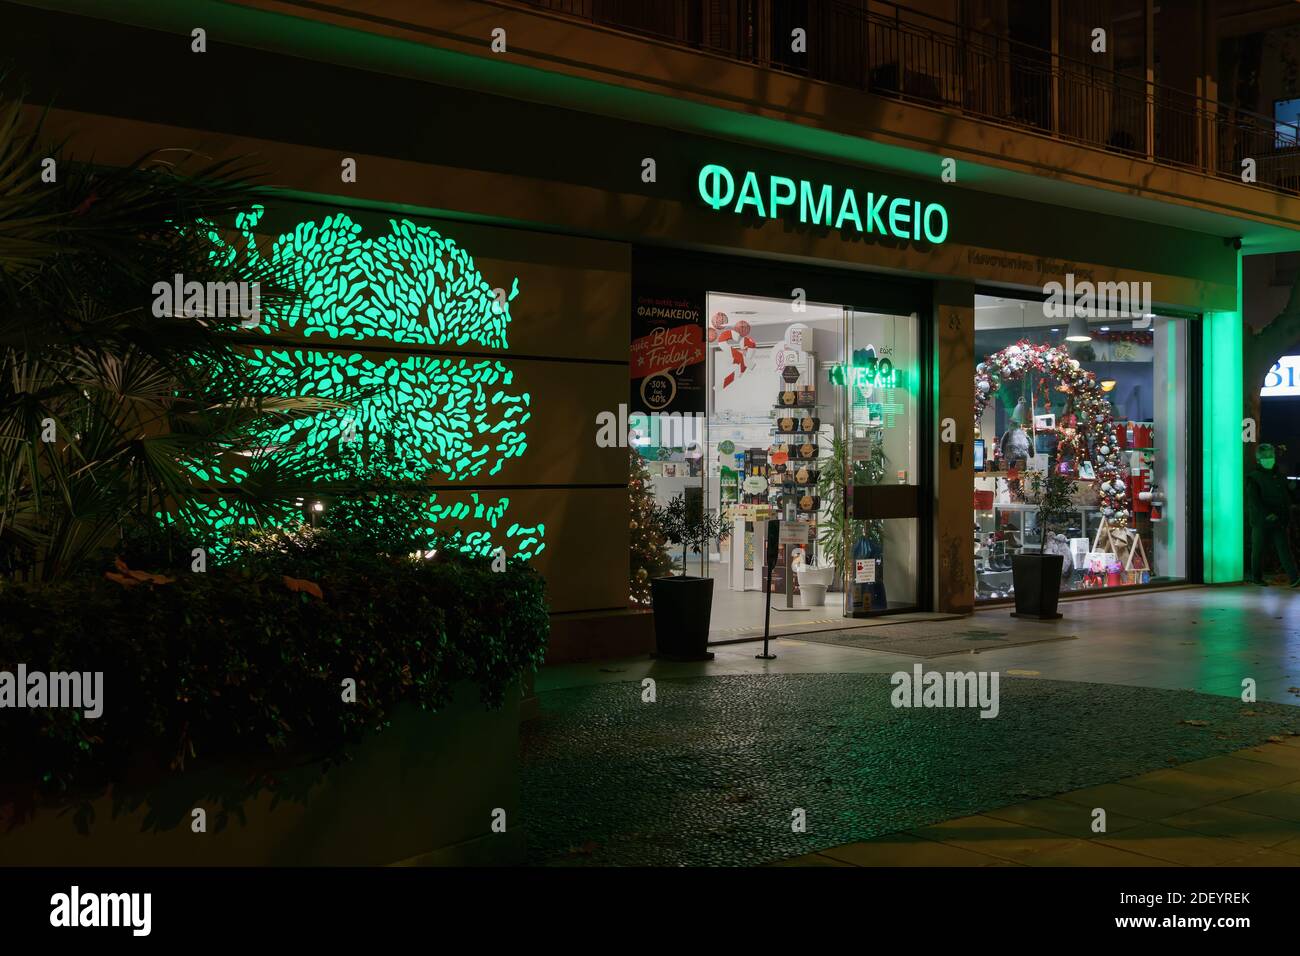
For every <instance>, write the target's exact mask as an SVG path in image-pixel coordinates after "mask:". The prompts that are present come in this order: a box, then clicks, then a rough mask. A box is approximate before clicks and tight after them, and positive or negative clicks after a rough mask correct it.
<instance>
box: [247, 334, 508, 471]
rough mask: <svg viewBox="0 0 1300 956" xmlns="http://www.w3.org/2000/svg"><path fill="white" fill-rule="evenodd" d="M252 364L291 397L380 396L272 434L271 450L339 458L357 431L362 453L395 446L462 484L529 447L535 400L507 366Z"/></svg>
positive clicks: (332, 360)
mask: <svg viewBox="0 0 1300 956" xmlns="http://www.w3.org/2000/svg"><path fill="white" fill-rule="evenodd" d="M250 360H251V361H253V362H256V363H258V364H260V365H261V366H262V368H261V369H259V372H261V373H265V374H266V375H267V376H268V377H269V380H270V381H273V382H274V383H275V391H277V392H278V393H280V394H283V395H299V394H307V393H310V394H313V395H319V396H322V397H326V398H332V397H339V396H342V395H346V394H348V393H349V392H352V393H355V392H357V391H359V390H360V391H366V392H371V391H373V392H374V394H373V395H372V397H368V398H363V399H361V400H359V401H357V402H356V403H355V405H354V407H352V408H350V409H348V410H347V411H343V412H337V413H331V414H322V415H318V416H316V417H315V418H312V419H309V420H308V421H307V422H306V423H304V422H294V423H292V424H289V425H284V426H281V427H280V428H277V429H273V430H271V431H269V432H268V433H267V435H266V439H267V443H268V444H273V445H279V446H293V447H294V448H295V453H298V454H312V455H323V454H330V453H333V452H337V451H338V449H339V445H340V443H341V442H343V441H344V439H345V435H350V436H351V440H352V441H357V442H359V443H361V445H362V446H363V447H365V446H366V445H367V444H372V443H375V444H388V443H390V442H391V443H392V445H393V447H394V448H396V449H397V450H399V451H400V452H402V453H404V454H406V453H409V454H410V455H411V456H412V457H416V458H421V459H428V461H429V464H430V465H431V466H432V468H433V469H434V472H435V475H434V477H435V478H439V479H442V480H446V481H464V480H465V479H468V478H478V477H482V476H484V475H495V474H497V473H498V472H500V471H501V467H502V466H503V465H504V464H505V463H506V462H507V461H508V460H509V459H511V458H518V457H520V456H521V455H523V453H524V452H525V451H526V450H527V448H528V441H527V435H526V433H525V431H524V428H523V426H524V425H525V424H526V423H527V422H528V419H529V418H530V417H531V416H530V413H529V412H528V405H529V401H530V398H529V396H528V394H527V393H524V392H518V391H515V390H513V389H512V388H511V386H512V384H513V382H514V373H513V372H511V371H510V369H508V368H507V367H506V366H505V365H504V364H502V363H501V362H499V361H495V360H491V359H451V358H440V357H435V356H424V355H411V356H406V357H404V358H397V357H391V356H390V357H387V358H384V359H383V360H382V361H378V362H377V361H373V360H371V359H369V358H367V357H365V356H364V355H361V354H359V353H352V354H350V355H344V354H343V353H341V352H324V351H316V350H311V349H293V350H281V349H253V350H252V352H251V357H250ZM411 477H416V474H412V475H411Z"/></svg>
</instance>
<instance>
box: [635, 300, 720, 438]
mask: <svg viewBox="0 0 1300 956" xmlns="http://www.w3.org/2000/svg"><path fill="white" fill-rule="evenodd" d="M707 354H708V349H707V347H706V344H705V339H704V294H703V293H699V292H682V291H680V290H664V289H654V288H647V287H634V288H633V290H632V352H631V362H630V375H631V380H632V381H631V401H630V402H629V403H628V408H629V410H630V411H633V412H637V411H641V412H683V413H694V412H699V413H703V412H704V410H705V394H704V389H705V367H704V361H705V357H706V356H707Z"/></svg>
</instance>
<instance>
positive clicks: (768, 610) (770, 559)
mask: <svg viewBox="0 0 1300 956" xmlns="http://www.w3.org/2000/svg"><path fill="white" fill-rule="evenodd" d="M780 533H781V523H780V522H779V521H777V520H775V519H773V520H771V521H768V523H767V576H766V578H765V579H764V581H763V653H762V654H755V655H754V657H755V659H757V660H760V661H774V660H776V655H775V654H769V653H768V650H767V641H768V633H769V631H770V630H771V625H772V569H773V567H775V565H776V554H777V551H779V550H780V546H779V544H778V542H779V541H780V538H779V535H780Z"/></svg>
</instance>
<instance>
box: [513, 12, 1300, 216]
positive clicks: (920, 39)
mask: <svg viewBox="0 0 1300 956" xmlns="http://www.w3.org/2000/svg"><path fill="white" fill-rule="evenodd" d="M507 2H514V3H517V4H519V5H522V6H527V7H531V8H533V9H541V10H546V11H548V12H551V13H556V14H562V15H566V16H570V17H575V18H579V19H582V20H586V21H589V22H592V23H597V24H600V25H602V26H607V27H612V28H616V29H619V30H623V31H627V32H631V33H637V34H641V35H643V36H649V37H654V38H656V39H659V40H662V41H666V42H669V43H674V44H677V45H680V46H685V47H689V48H692V49H697V50H705V51H708V52H710V53H715V54H718V55H721V56H725V57H728V58H730V59H733V60H737V61H741V62H746V63H754V64H757V65H760V66H763V67H766V68H769V69H773V70H780V71H783V72H787V73H792V74H796V75H799V76H805V77H809V78H811V79H817V80H823V81H825V82H829V83H834V84H837V85H842V86H849V87H853V88H856V89H861V90H865V91H867V92H870V93H874V94H876V95H880V96H888V97H893V98H897V99H901V100H907V101H911V102H915V103H919V104H923V105H926V106H931V107H935V108H938V109H944V110H953V111H955V112H959V113H961V114H963V115H967V116H973V117H978V118H979V119H981V120H985V121H987V122H992V123H998V124H1001V125H1006V126H1011V127H1016V128H1020V129H1024V130H1026V131H1029V132H1032V133H1036V134H1040V135H1045V136H1050V137H1053V138H1056V139H1061V140H1068V141H1070V142H1076V143H1081V144H1084V145H1086V146H1092V147H1098V148H1101V149H1106V150H1110V151H1113V152H1118V153H1123V154H1127V155H1131V156H1134V157H1137V158H1141V159H1146V160H1148V161H1151V162H1155V163H1159V164H1161V165H1165V166H1176V167H1181V168H1184V169H1190V170H1195V171H1197V172H1200V173H1204V174H1206V175H1211V176H1218V177H1222V178H1224V179H1230V180H1233V181H1235V182H1247V183H1252V184H1253V185H1256V186H1260V187H1264V188H1271V189H1274V190H1278V191H1280V192H1287V193H1300V140H1298V138H1297V129H1296V128H1295V127H1293V126H1278V125H1277V124H1276V123H1274V121H1273V120H1272V119H1270V118H1268V117H1266V116H1261V115H1259V114H1257V113H1252V112H1249V111H1246V110H1241V109H1237V108H1236V107H1233V106H1229V105H1226V104H1223V103H1217V102H1214V101H1212V100H1206V99H1204V98H1202V97H1198V96H1195V95H1193V94H1190V93H1185V92H1182V91H1180V90H1177V89H1173V88H1170V87H1165V86H1161V85H1159V84H1155V83H1147V82H1146V79H1145V75H1144V74H1143V75H1135V74H1130V73H1123V72H1117V71H1115V70H1112V69H1108V68H1106V67H1102V66H1097V65H1094V64H1091V63H1086V62H1082V61H1079V60H1073V59H1070V58H1068V57H1065V56H1061V55H1059V54H1053V53H1052V51H1051V50H1047V49H1043V48H1041V47H1035V46H1031V45H1028V44H1024V43H1019V42H1017V41H1013V40H1008V39H1007V38H1006V37H1001V36H997V35H995V34H990V33H983V32H980V31H976V30H969V29H966V28H965V27H963V26H961V25H960V24H956V23H952V22H951V21H947V20H940V19H938V18H935V17H931V16H929V15H928V14H923V13H920V12H919V11H915V10H911V9H908V8H907V7H903V6H898V5H894V4H890V3H882V2H877V0H873V2H872V3H871V9H867V4H866V3H865V0H863V2H858V3H854V2H851V0H806V13H801V14H800V15H799V16H798V17H797V18H796V17H795V16H793V15H792V13H791V10H792V9H793V8H794V7H795V4H792V3H787V2H784V0H705V2H701V0H507ZM882 10H886V11H889V12H887V13H884V12H880V11H882ZM796 27H803V28H805V30H806V42H807V51H806V52H799V53H795V52H793V51H792V50H791V31H792V30H793V29H795V28H796ZM1248 159H1250V160H1254V170H1253V172H1254V178H1253V180H1252V179H1251V178H1250V177H1249V176H1247V177H1246V178H1243V173H1245V172H1246V169H1247V165H1248V164H1246V163H1245V160H1248Z"/></svg>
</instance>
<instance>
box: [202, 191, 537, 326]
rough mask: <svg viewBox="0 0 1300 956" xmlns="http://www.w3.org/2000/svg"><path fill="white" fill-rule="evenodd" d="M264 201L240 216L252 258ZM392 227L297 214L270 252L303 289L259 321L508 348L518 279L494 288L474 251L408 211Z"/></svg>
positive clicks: (280, 271)
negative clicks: (378, 230) (302, 218)
mask: <svg viewBox="0 0 1300 956" xmlns="http://www.w3.org/2000/svg"><path fill="white" fill-rule="evenodd" d="M262 211H263V210H262V209H261V208H260V207H258V208H255V209H254V210H253V211H252V212H251V213H247V214H245V215H242V216H240V217H239V219H238V220H237V222H236V226H237V231H238V232H239V233H240V234H241V235H242V237H243V239H244V242H245V244H246V248H247V249H248V251H249V253H250V255H251V256H252V257H253V258H254V259H261V258H262V257H263V252H262V251H261V250H260V249H259V248H258V246H257V243H256V242H255V238H254V233H253V230H254V228H255V227H256V226H257V224H258V222H260V220H261V218H262ZM389 227H390V232H389V233H388V235H385V236H380V237H378V238H374V239H366V238H363V237H362V235H361V226H360V225H359V224H357V223H355V222H353V221H352V219H351V218H350V217H349V216H348V215H347V214H346V213H336V214H335V215H332V216H327V217H326V218H325V220H324V222H321V223H316V222H301V223H299V224H298V225H297V226H296V227H294V230H293V232H290V233H285V234H284V235H281V236H279V237H278V238H277V239H275V241H274V242H273V243H272V244H271V246H270V251H269V253H266V254H265V257H266V259H268V260H269V262H270V265H271V266H272V267H273V268H274V270H275V272H276V274H277V275H278V276H279V277H280V281H282V282H283V283H284V284H285V285H286V286H287V287H289V288H292V289H296V290H298V291H299V293H300V294H301V299H300V301H298V302H297V303H294V304H293V305H290V306H287V307H284V308H281V309H278V310H271V311H270V314H269V315H265V316H263V319H262V324H261V326H260V330H261V331H262V332H264V333H266V334H271V335H273V334H276V333H283V332H297V333H299V334H301V335H304V336H307V337H309V338H311V337H316V336H325V337H327V338H330V339H351V340H354V341H367V340H370V341H374V340H386V341H390V342H401V343H407V344H414V345H458V346H459V345H471V344H474V345H482V346H487V347H489V348H499V349H504V348H508V347H509V344H508V342H507V340H506V330H507V328H508V326H509V325H510V321H511V316H510V303H511V302H512V301H514V299H515V297H516V296H517V295H518V294H519V280H518V279H514V280H512V281H511V283H510V288H509V289H508V290H507V289H505V288H504V287H501V288H502V291H501V294H500V295H498V294H497V292H496V291H495V290H494V288H493V287H492V285H491V284H490V283H488V281H487V280H486V279H484V278H483V276H482V275H481V274H480V273H479V271H478V269H477V268H476V267H475V265H474V259H473V257H472V256H470V254H469V253H468V252H466V251H465V250H464V249H462V248H460V246H458V245H457V244H456V243H455V242H453V241H452V240H451V239H448V238H446V237H445V236H442V235H440V234H439V233H438V232H436V231H435V230H433V229H430V228H429V227H427V226H417V225H416V224H415V223H413V222H410V221H409V220H396V219H394V220H390V222H389ZM218 241H219V242H220V240H218ZM222 245H224V243H223V244H222ZM220 254H221V255H232V254H233V250H228V249H223V250H222V252H221V253H220Z"/></svg>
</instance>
